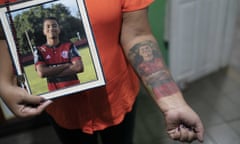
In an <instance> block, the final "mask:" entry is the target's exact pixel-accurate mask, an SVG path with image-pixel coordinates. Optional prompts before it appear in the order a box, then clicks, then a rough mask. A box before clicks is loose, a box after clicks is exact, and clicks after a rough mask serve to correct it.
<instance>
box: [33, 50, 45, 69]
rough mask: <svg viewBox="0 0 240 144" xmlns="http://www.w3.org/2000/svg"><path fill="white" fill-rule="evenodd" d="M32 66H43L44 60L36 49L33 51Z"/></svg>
mask: <svg viewBox="0 0 240 144" xmlns="http://www.w3.org/2000/svg"><path fill="white" fill-rule="evenodd" d="M34 64H35V65H38V64H45V62H44V58H43V56H42V54H41V52H40V51H39V50H38V48H36V49H35V50H34Z"/></svg>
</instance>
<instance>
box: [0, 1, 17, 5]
mask: <svg viewBox="0 0 240 144" xmlns="http://www.w3.org/2000/svg"><path fill="white" fill-rule="evenodd" d="M8 1H9V2H15V1H17V0H8ZM5 2H6V0H0V5H1V4H4V3H5Z"/></svg>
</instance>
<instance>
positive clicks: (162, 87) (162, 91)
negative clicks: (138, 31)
mask: <svg viewBox="0 0 240 144" xmlns="http://www.w3.org/2000/svg"><path fill="white" fill-rule="evenodd" d="M128 56H129V58H130V61H131V63H132V64H133V67H134V68H135V70H136V71H137V73H138V74H139V76H140V77H141V78H142V80H143V82H144V83H145V84H147V85H148V86H149V87H151V89H152V92H153V93H154V94H155V96H156V98H157V99H159V98H161V97H164V96H170V95H172V94H174V93H176V92H178V91H179V89H178V87H177V85H176V83H175V82H174V80H173V78H172V77H171V74H170V73H169V71H168V69H167V68H166V66H165V63H164V61H163V58H162V55H161V53H160V49H159V47H158V46H157V44H156V43H154V42H153V41H143V42H140V43H138V44H136V45H134V46H133V47H132V48H131V49H130V51H129V53H128Z"/></svg>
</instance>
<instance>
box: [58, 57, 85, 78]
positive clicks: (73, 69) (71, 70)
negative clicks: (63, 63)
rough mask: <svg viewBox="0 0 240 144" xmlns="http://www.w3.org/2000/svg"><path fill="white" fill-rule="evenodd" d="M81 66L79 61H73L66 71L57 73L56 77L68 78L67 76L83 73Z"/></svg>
mask: <svg viewBox="0 0 240 144" xmlns="http://www.w3.org/2000/svg"><path fill="white" fill-rule="evenodd" d="M83 71H84V68H83V64H82V62H81V61H74V62H72V64H70V65H69V67H68V68H67V69H64V71H62V72H61V73H59V74H58V75H57V76H68V75H74V74H77V73H80V72H83Z"/></svg>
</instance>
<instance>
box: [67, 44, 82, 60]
mask: <svg viewBox="0 0 240 144" xmlns="http://www.w3.org/2000/svg"><path fill="white" fill-rule="evenodd" d="M69 57H70V59H71V61H75V60H81V56H80V54H79V52H78V49H77V48H76V46H75V45H74V44H73V45H72V46H71V48H70V52H69Z"/></svg>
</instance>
